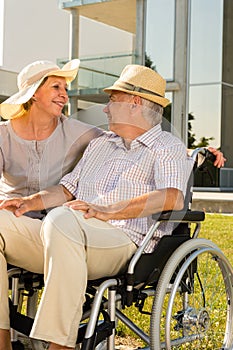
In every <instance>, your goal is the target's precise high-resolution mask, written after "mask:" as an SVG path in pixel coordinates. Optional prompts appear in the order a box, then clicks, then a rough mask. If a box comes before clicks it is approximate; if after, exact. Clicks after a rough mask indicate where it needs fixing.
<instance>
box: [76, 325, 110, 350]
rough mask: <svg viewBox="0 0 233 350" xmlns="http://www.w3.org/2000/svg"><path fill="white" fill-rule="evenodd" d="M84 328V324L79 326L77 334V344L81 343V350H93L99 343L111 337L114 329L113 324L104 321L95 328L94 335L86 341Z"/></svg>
mask: <svg viewBox="0 0 233 350" xmlns="http://www.w3.org/2000/svg"><path fill="white" fill-rule="evenodd" d="M86 327H87V325H86V324H84V325H81V327H80V328H79V332H78V339H77V344H80V343H82V348H81V349H82V350H84V349H94V348H95V347H96V346H97V345H98V344H99V343H101V342H102V341H103V340H105V339H106V338H107V337H109V336H110V335H112V333H113V329H114V328H115V322H114V321H112V322H111V321H106V320H104V321H100V322H99V323H98V325H97V327H96V331H95V333H94V334H93V335H92V337H91V338H88V339H87V338H85V332H86Z"/></svg>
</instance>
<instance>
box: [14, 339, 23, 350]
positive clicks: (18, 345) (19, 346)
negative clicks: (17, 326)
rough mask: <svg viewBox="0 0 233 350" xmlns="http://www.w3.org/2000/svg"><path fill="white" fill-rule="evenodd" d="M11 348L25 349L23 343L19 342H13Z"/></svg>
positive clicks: (15, 349)
mask: <svg viewBox="0 0 233 350" xmlns="http://www.w3.org/2000/svg"><path fill="white" fill-rule="evenodd" d="M11 346H12V349H13V350H24V349H25V348H24V345H23V343H21V341H19V340H17V341H12V342H11Z"/></svg>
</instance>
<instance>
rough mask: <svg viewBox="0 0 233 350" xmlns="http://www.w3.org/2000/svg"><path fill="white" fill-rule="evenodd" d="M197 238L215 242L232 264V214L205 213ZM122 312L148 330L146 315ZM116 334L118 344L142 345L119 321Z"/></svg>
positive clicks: (128, 311) (129, 311)
mask: <svg viewBox="0 0 233 350" xmlns="http://www.w3.org/2000/svg"><path fill="white" fill-rule="evenodd" d="M199 238H206V239H209V240H211V241H212V242H214V243H215V244H217V245H218V247H219V248H220V249H221V250H222V252H223V253H224V254H225V256H226V257H227V258H228V259H229V261H230V262H231V264H232V265H233V215H232V216H231V215H223V214H206V219H205V221H204V222H203V223H202V227H201V231H200V233H199ZM210 274H211V273H210ZM213 278H214V274H213ZM210 279H211V277H210ZM218 296H219V294H218ZM218 296H216V297H215V299H216V298H218ZM148 299H150V298H148ZM151 302H152V301H151ZM151 302H150V301H148V304H149V306H148V310H151V304H150V303H151ZM124 313H126V315H128V316H129V317H130V318H131V317H132V315H133V318H134V320H136V323H137V324H138V325H139V326H140V327H141V326H142V325H143V324H144V325H145V327H143V328H144V329H145V331H146V332H148V331H149V317H148V316H145V315H141V314H140V313H139V311H138V310H137V309H136V308H135V307H131V308H129V309H126V310H124ZM117 334H118V336H119V343H120V344H124V345H128V346H129V347H130V346H131V347H134V348H137V347H138V346H142V345H143V344H142V342H141V341H139V340H138V339H136V338H135V335H134V334H133V333H132V332H131V331H130V330H128V328H126V326H125V325H123V324H122V323H121V322H119V325H118V332H117ZM182 349H183V347H182ZM185 349H186V348H185ZM190 349H191V347H190ZM192 349H193V348H192ZM208 349H213V347H211V346H210V347H208Z"/></svg>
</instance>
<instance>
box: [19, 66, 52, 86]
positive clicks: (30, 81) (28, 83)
mask: <svg viewBox="0 0 233 350" xmlns="http://www.w3.org/2000/svg"><path fill="white" fill-rule="evenodd" d="M58 69H59V68H58V67H56V66H55V67H53V68H49V69H46V70H43V72H39V73H37V74H35V75H33V76H32V77H30V78H29V79H27V80H25V81H24V82H23V84H22V85H21V88H20V89H25V88H27V87H29V86H31V85H32V84H34V83H36V82H37V81H38V80H40V79H41V78H43V77H44V76H45V75H46V74H48V73H50V72H52V71H55V70H56V71H57V70H58Z"/></svg>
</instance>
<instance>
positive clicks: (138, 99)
mask: <svg viewBox="0 0 233 350" xmlns="http://www.w3.org/2000/svg"><path fill="white" fill-rule="evenodd" d="M133 101H134V103H135V104H136V105H142V99H141V97H140V96H136V95H134V97H133Z"/></svg>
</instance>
